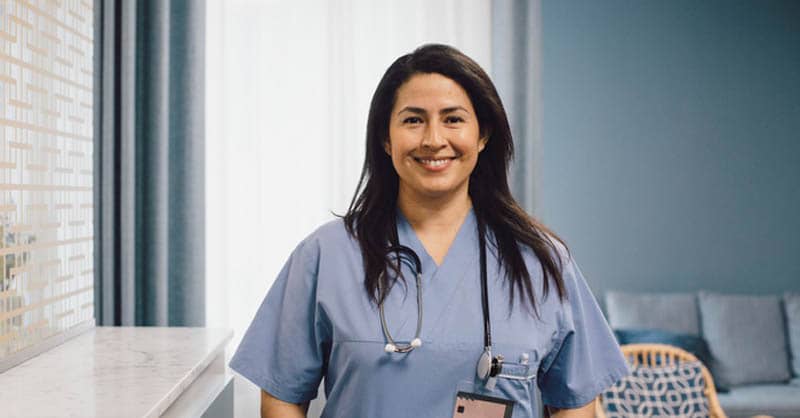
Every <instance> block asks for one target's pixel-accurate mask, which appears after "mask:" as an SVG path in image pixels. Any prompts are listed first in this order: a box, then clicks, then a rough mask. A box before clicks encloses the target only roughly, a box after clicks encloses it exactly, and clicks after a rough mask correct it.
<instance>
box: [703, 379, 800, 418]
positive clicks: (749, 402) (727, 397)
mask: <svg viewBox="0 0 800 418" xmlns="http://www.w3.org/2000/svg"><path fill="white" fill-rule="evenodd" d="M718 399H719V403H720V405H721V406H722V409H724V410H725V413H726V414H727V415H728V417H729V418H744V417H748V418H750V417H752V416H754V415H760V414H763V415H772V416H773V417H775V418H787V417H795V418H796V417H800V386H791V385H777V384H771V385H748V386H739V387H737V388H733V389H731V391H730V392H728V393H721V394H719V395H718Z"/></svg>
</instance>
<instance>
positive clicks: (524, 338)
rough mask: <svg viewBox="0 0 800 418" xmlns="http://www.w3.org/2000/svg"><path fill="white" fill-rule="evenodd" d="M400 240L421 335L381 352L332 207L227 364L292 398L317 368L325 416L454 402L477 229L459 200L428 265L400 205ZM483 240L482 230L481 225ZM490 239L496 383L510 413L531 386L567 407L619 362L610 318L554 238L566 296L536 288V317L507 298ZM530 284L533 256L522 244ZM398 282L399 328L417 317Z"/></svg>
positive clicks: (468, 372) (307, 386) (419, 416)
mask: <svg viewBox="0 0 800 418" xmlns="http://www.w3.org/2000/svg"><path fill="white" fill-rule="evenodd" d="M397 227H398V241H399V243H400V244H401V245H405V246H408V247H410V248H411V249H413V250H414V251H415V252H416V253H417V254H418V255H419V257H420V259H421V262H422V272H423V276H422V287H421V291H422V294H423V298H422V300H423V312H424V315H423V321H422V331H421V335H420V338H421V339H422V341H423V344H422V346H421V347H419V348H417V349H415V350H414V351H412V352H410V353H407V354H400V353H386V352H385V351H384V346H385V344H386V340H385V337H384V335H383V331H382V329H381V323H380V317H379V313H378V308H377V307H376V306H375V304H374V303H372V302H371V301H370V300H369V298H368V297H367V294H366V291H365V290H364V283H363V280H364V270H363V264H362V258H361V252H360V249H359V246H358V242H357V241H356V240H354V239H353V238H352V237H351V236H350V235H349V234H348V233H347V231H346V230H345V227H344V223H343V222H342V220H340V219H338V220H335V221H332V222H329V223H327V224H325V225H323V226H322V227H320V228H319V229H318V230H316V231H315V232H314V233H312V234H311V235H310V236H309V237H307V238H306V239H305V240H303V241H302V242H301V243H300V244H299V245H298V247H297V248H296V249H295V251H294V252H293V253H292V255H291V256H290V257H289V260H288V261H287V263H286V265H285V266H284V268H283V269H282V270H281V272H280V273H279V275H278V277H277V278H276V280H275V282H274V284H273V286H272V288H271V289H270V291H269V292H268V294H267V296H266V297H265V299H264V301H263V303H262V304H261V306H260V308H259V310H258V312H257V313H256V315H255V318H254V319H253V322H252V323H251V325H250V327H249V328H248V330H247V332H246V334H245V335H244V337H243V339H242V342H241V344H240V345H239V348H238V349H237V352H236V354H235V355H234V357H233V359H232V361H231V364H230V367H231V368H232V369H234V370H235V371H237V372H238V373H239V374H241V375H242V376H244V377H246V378H247V379H248V380H250V381H252V382H253V383H255V384H256V385H257V386H259V387H260V388H262V389H263V390H265V391H267V392H268V393H270V394H271V395H272V396H274V397H276V398H278V399H281V400H283V401H286V402H292V403H303V402H306V401H309V400H311V399H313V398H314V397H316V394H317V387H318V386H319V383H320V380H321V379H322V378H323V377H324V378H325V394H326V399H327V401H326V404H325V407H324V409H323V412H322V416H323V417H324V418H334V417H336V418H338V417H387V418H395V417H397V418H400V417H409V416H414V417H415V418H427V417H430V418H442V417H449V416H452V412H453V406H454V402H455V393H456V392H457V390H459V389H465V388H466V389H474V390H476V391H480V390H482V389H481V382H480V381H479V380H478V379H477V377H476V369H475V367H476V363H477V361H478V358H479V357H480V355H481V353H482V352H483V315H482V310H481V309H482V308H481V298H480V295H481V289H480V272H479V265H478V260H479V248H478V231H477V223H476V219H475V214H474V213H473V212H472V211H470V213H469V214H468V215H467V217H466V218H465V220H464V222H463V224H462V225H461V227H460V229H459V231H458V233H457V234H456V238H455V239H454V241H453V243H452V244H451V246H450V248H449V249H448V252H447V254H446V255H445V257H444V259H443V260H442V264H441V265H439V266H437V265H436V263H435V262H434V260H433V258H432V257H430V256H429V255H428V253H427V251H426V250H425V248H424V247H423V245H422V243H421V241H420V240H419V239H418V238H417V236H416V234H415V233H414V230H413V229H412V227H411V225H410V224H409V223H408V221H407V220H406V219H405V218H404V217H403V216H402V214H400V213H399V211H398V218H397ZM487 240H489V241H490V242H491V240H492V236H491V234H487ZM491 248H493V247H492V246H491V245H490V246H489V251H487V268H488V277H489V281H488V291H489V298H490V312H491V315H490V316H491V318H492V324H491V325H492V338H493V351H494V352H495V353H496V354H502V355H503V356H504V357H505V359H506V362H507V363H506V364H507V366H506V367H504V372H503V374H501V375H500V376H499V377H498V381H497V386H496V388H495V389H494V390H493V391H492V392H493V393H492V394H493V395H497V396H501V397H503V398H505V399H512V400H514V401H515V406H514V412H513V417H514V418H523V417H525V418H527V417H533V416H535V413H536V411H537V409H538V407H537V405H535V400H536V397H535V395H534V391H535V389H536V388H537V387H538V388H539V389H541V391H542V400H543V402H544V403H545V404H548V405H551V406H554V407H560V408H570V407H578V406H582V405H584V404H586V403H587V402H589V401H590V400H592V399H593V398H594V397H595V396H596V395H597V394H598V393H599V392H600V391H601V390H602V389H604V388H605V387H607V386H608V385H610V384H611V383H613V382H614V381H616V380H617V379H618V378H620V377H621V376H623V375H624V374H626V373H627V366H626V365H625V361H624V359H623V358H622V356H621V354H620V352H619V347H618V346H617V344H616V342H615V340H614V338H613V335H612V334H611V332H610V330H609V328H608V325H607V324H606V322H605V319H604V318H603V316H602V314H601V312H600V310H599V308H598V307H597V304H596V302H595V300H594V298H593V296H592V295H591V292H590V291H589V289H588V286H587V285H586V283H585V281H584V279H583V277H582V275H581V273H580V270H579V269H578V268H577V266H576V265H575V264H574V262H573V261H572V260H571V259H570V258H568V254H567V253H566V251H564V252H563V253H562V254H561V255H562V257H563V258H564V260H565V263H564V271H563V276H564V281H565V287H566V291H567V299H566V300H565V301H563V302H562V301H561V300H559V298H558V296H557V294H556V293H555V292H550V294H548V295H538V300H537V302H538V304H539V305H538V310H539V318H534V317H533V316H531V314H530V313H529V312H528V311H527V310H526V308H525V307H524V306H522V303H520V301H519V300H517V301H515V304H514V306H513V308H511V307H510V306H509V303H508V288H507V287H506V283H505V280H504V278H503V277H504V272H503V271H502V270H500V269H499V267H498V263H497V259H496V254H494V252H493V251H491ZM523 256H524V257H525V260H526V264H527V266H528V269H529V271H530V273H531V277H532V279H533V281H534V286H535V287H534V288H535V289H537V290H538V289H541V280H542V271H541V267H540V264H539V262H538V260H537V258H536V257H535V255H534V254H533V252H532V251H530V250H529V249H527V250H524V251H523ZM404 272H405V273H406V277H408V278H409V280H407V281H406V283H405V284H402V283H396V284H395V286H394V287H393V288H392V289H391V292H390V293H389V295H388V296H387V299H386V301H385V303H384V308H385V315H386V321H387V325H388V327H389V331H390V332H391V335H392V336H393V337H394V338H395V339H396V340H397V341H402V342H407V341H409V340H411V339H412V338H413V337H414V331H415V327H416V321H417V306H416V303H417V301H416V292H417V289H416V286H415V285H414V281H413V279H410V278H412V277H413V275H412V274H411V270H410V269H407V267H404Z"/></svg>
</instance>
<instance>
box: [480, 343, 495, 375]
mask: <svg viewBox="0 0 800 418" xmlns="http://www.w3.org/2000/svg"><path fill="white" fill-rule="evenodd" d="M491 371H492V352H491V351H489V350H484V351H483V354H481V358H480V359H478V377H480V378H481V379H482V380H485V379H486V378H487V377H489V374H490V373H491Z"/></svg>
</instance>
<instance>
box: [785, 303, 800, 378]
mask: <svg viewBox="0 0 800 418" xmlns="http://www.w3.org/2000/svg"><path fill="white" fill-rule="evenodd" d="M783 306H784V308H785V309H786V328H787V330H788V331H789V346H790V350H789V352H790V354H791V357H792V371H793V373H792V374H793V375H794V377H800V293H787V294H785V295H784V296H783Z"/></svg>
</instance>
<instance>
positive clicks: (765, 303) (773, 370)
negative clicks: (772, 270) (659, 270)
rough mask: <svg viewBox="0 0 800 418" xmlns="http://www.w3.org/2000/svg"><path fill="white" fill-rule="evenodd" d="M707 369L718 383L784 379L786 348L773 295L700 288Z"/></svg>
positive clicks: (781, 322) (786, 375)
mask: <svg viewBox="0 0 800 418" xmlns="http://www.w3.org/2000/svg"><path fill="white" fill-rule="evenodd" d="M699 300H700V317H701V321H702V326H703V336H704V337H705V339H706V342H707V343H708V348H709V350H710V351H711V372H712V373H713V374H714V380H715V381H717V382H718V383H719V385H721V386H723V387H733V386H735V385H743V384H750V383H771V382H775V383H779V382H780V383H783V382H786V381H788V380H789V378H790V376H791V374H790V372H789V353H788V352H787V344H786V335H785V332H784V320H783V312H782V309H781V303H780V299H779V298H778V297H777V296H752V295H721V294H713V293H706V292H701V293H700V297H699Z"/></svg>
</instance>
